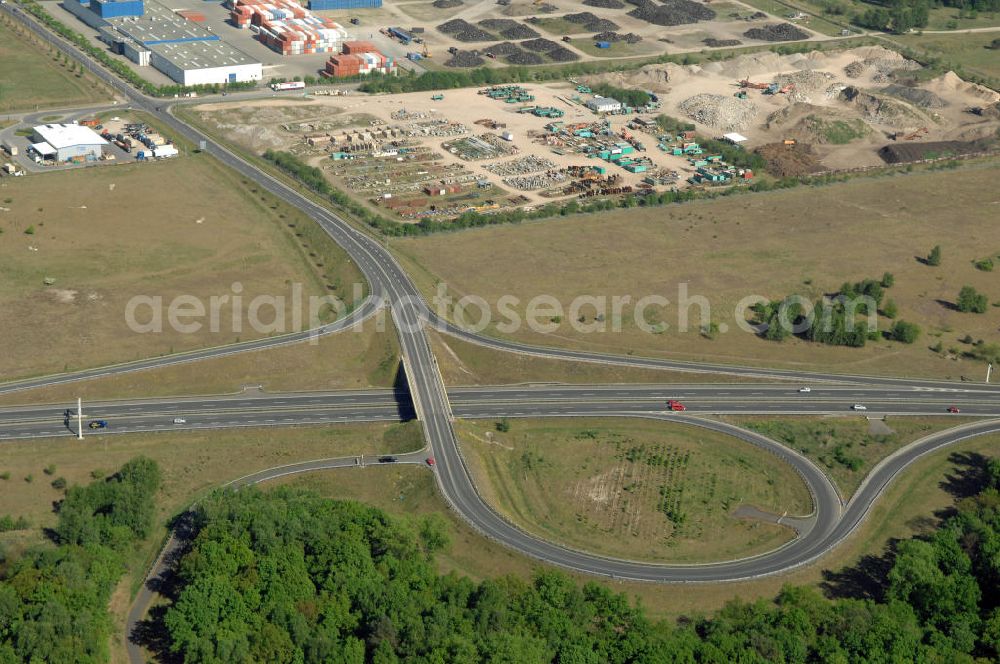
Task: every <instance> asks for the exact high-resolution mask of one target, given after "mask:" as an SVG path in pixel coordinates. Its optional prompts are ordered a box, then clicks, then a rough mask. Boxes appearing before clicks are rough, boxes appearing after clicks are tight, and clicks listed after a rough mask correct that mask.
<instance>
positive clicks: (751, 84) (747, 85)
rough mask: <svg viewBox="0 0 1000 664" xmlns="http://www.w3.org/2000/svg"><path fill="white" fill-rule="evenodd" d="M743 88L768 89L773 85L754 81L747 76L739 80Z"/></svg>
mask: <svg viewBox="0 0 1000 664" xmlns="http://www.w3.org/2000/svg"><path fill="white" fill-rule="evenodd" d="M739 85H740V87H741V88H753V89H754V90H767V88H768V87H769V86H770V85H772V84H771V83H754V82H753V81H751V80H750V77H749V76H747V77H746V78H744V79H743V80H742V81H740V82H739Z"/></svg>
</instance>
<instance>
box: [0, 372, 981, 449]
mask: <svg viewBox="0 0 1000 664" xmlns="http://www.w3.org/2000/svg"><path fill="white" fill-rule="evenodd" d="M811 390H812V391H811V392H810V393H808V394H804V393H800V392H798V390H797V388H795V387H790V386H787V385H774V384H749V383H742V384H694V385H579V386H567V385H541V386H533V387H510V386H497V387H462V388H451V389H449V390H448V396H449V401H450V403H451V408H452V411H453V412H454V415H455V416H457V417H462V418H466V419H471V418H496V417H540V416H553V415H566V414H581V413H582V414H583V415H587V416H602V415H617V414H621V413H630V414H646V413H662V412H664V411H666V410H667V407H666V401H667V400H668V399H678V400H680V401H682V402H683V404H684V405H685V407H686V408H687V411H685V412H686V413H687V414H693V415H736V414H784V415H789V414H796V415H858V416H860V415H866V416H870V417H883V416H907V415H911V416H912V415H939V416H949V417H956V418H961V417H962V416H966V417H968V416H975V417H1000V400H997V399H996V398H995V397H994V396H993V395H992V394H991V393H990V392H987V391H976V390H967V391H962V392H951V391H948V392H944V391H924V390H915V389H896V390H886V389H883V388H865V387H857V386H817V387H813V388H811ZM854 404H862V405H865V406H866V407H867V410H865V411H853V410H852V407H853V405H854ZM951 406H957V407H959V409H960V413H959V414H950V413H948V408H950V407H951ZM67 411H69V417H67ZM414 417H415V409H414V407H413V403H412V402H411V401H410V398H409V395H408V394H407V393H406V392H395V391H392V390H350V391H336V392H308V393H303V394H279V395H269V394H264V393H248V394H243V395H235V396H213V397H184V398H165V399H140V400H131V399H130V400H118V401H103V402H87V403H86V404H85V408H84V419H85V421H87V422H89V421H92V420H98V419H102V420H107V421H108V422H109V428H108V429H105V430H90V429H87V428H85V429H84V434H85V435H94V434H118V433H136V432H143V431H145V432H149V431H168V430H172V431H180V430H185V429H216V428H233V427H257V426H291V425H307V424H328V423H337V422H371V421H401V420H409V419H413V418H414ZM175 418H180V419H183V420H185V422H184V423H183V424H175V423H174V419H175ZM75 423H76V404H75V403H70V402H67V403H59V404H48V405H27V406H9V407H3V408H0V440H15V439H24V438H44V437H49V436H59V435H71V434H73V433H75V430H76V429H75V426H76V424H75Z"/></svg>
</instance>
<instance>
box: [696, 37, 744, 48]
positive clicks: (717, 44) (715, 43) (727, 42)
mask: <svg viewBox="0 0 1000 664" xmlns="http://www.w3.org/2000/svg"><path fill="white" fill-rule="evenodd" d="M701 41H702V43H703V44H705V46H708V47H709V48H724V47H726V46H739V45H740V44H742V43H743V42H741V41H740V40H739V39H716V38H715V37H708V38H707V39H702V40H701Z"/></svg>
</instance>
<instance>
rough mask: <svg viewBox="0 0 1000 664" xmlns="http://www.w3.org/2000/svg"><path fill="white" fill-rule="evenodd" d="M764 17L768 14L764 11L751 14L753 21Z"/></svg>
mask: <svg viewBox="0 0 1000 664" xmlns="http://www.w3.org/2000/svg"><path fill="white" fill-rule="evenodd" d="M764 18H767V14H765V13H764V12H754V13H753V14H750V20H751V21H759V20H761V19H764Z"/></svg>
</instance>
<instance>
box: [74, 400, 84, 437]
mask: <svg viewBox="0 0 1000 664" xmlns="http://www.w3.org/2000/svg"><path fill="white" fill-rule="evenodd" d="M76 439H77V440H83V399H81V398H80V397H77V398H76Z"/></svg>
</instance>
